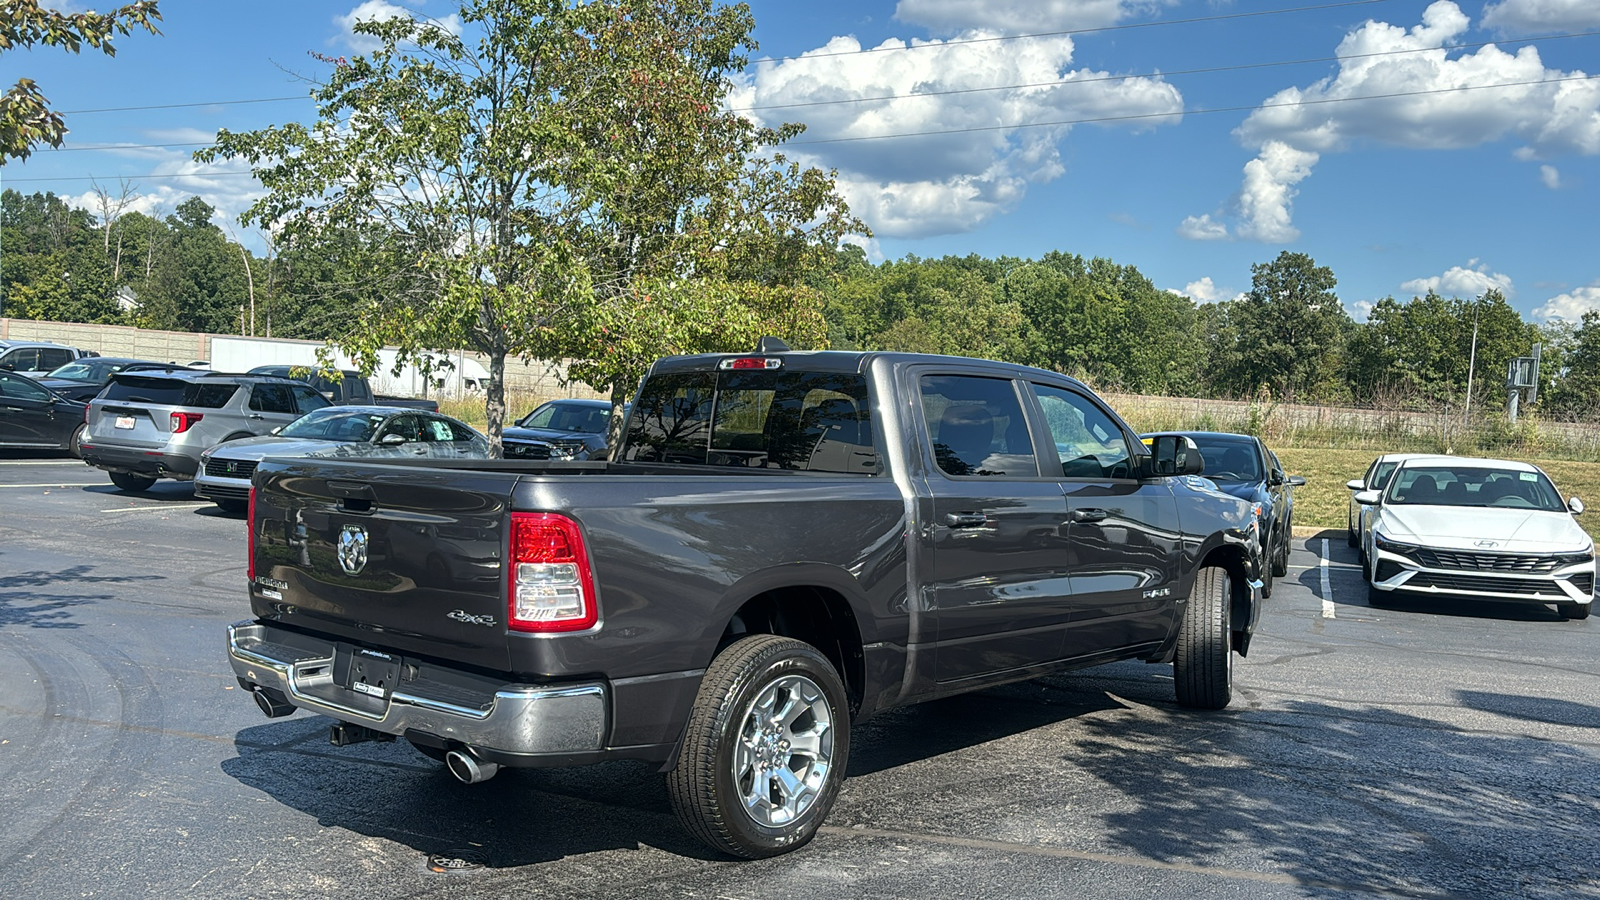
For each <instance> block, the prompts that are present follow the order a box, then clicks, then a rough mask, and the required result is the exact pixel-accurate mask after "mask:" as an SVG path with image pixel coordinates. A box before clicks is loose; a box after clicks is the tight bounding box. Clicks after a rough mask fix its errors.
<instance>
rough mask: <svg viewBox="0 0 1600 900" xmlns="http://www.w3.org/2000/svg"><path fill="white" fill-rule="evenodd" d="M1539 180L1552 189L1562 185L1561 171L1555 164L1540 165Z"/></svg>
mask: <svg viewBox="0 0 1600 900" xmlns="http://www.w3.org/2000/svg"><path fill="white" fill-rule="evenodd" d="M1539 180H1540V181H1543V182H1544V186H1545V187H1547V188H1549V189H1550V190H1552V191H1553V190H1555V189H1556V188H1558V187H1561V172H1560V170H1558V169H1557V168H1556V167H1555V166H1540V167H1539Z"/></svg>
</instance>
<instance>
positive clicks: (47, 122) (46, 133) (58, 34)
mask: <svg viewBox="0 0 1600 900" xmlns="http://www.w3.org/2000/svg"><path fill="white" fill-rule="evenodd" d="M160 19H161V13H160V12H159V11H158V10H157V9H156V0H140V2H137V3H129V4H127V5H125V6H119V7H117V8H116V9H113V10H112V11H110V12H108V13H96V12H82V13H62V12H57V11H55V10H52V9H45V8H42V7H40V6H39V3H38V0H6V3H5V4H4V5H0V52H3V51H6V50H14V49H16V48H18V47H33V46H37V45H39V44H43V45H45V46H48V47H60V48H62V49H63V50H67V51H69V52H71V53H77V52H79V51H80V50H81V49H82V48H83V45H85V44H87V45H89V46H90V47H92V48H94V49H96V50H99V51H100V52H102V53H104V54H105V55H107V56H116V55H117V48H116V47H114V46H112V44H111V39H112V37H114V36H115V35H118V34H122V35H126V34H129V33H130V32H131V30H132V29H133V28H134V27H135V26H138V27H141V28H143V29H144V30H146V31H148V32H150V33H151V34H160V33H161V32H160V31H159V30H157V29H156V26H155V23H156V22H157V21H160ZM66 134H67V125H66V122H64V121H63V120H62V118H61V116H60V115H59V114H58V113H56V112H55V111H53V110H52V109H50V101H49V100H47V99H45V96H44V94H42V93H40V91H39V86H38V85H37V84H35V83H34V81H33V79H31V78H22V79H18V81H17V83H16V84H15V85H13V86H12V87H11V88H10V90H8V91H6V93H5V96H3V97H0V163H3V162H4V161H6V160H12V159H27V158H28V156H29V154H31V153H32V152H33V148H34V147H36V146H37V145H39V144H41V143H45V144H49V145H50V146H52V147H60V146H61V142H62V140H63V139H64V138H65V137H66Z"/></svg>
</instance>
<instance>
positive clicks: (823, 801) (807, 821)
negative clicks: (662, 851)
mask: <svg viewBox="0 0 1600 900" xmlns="http://www.w3.org/2000/svg"><path fill="white" fill-rule="evenodd" d="M812 689H815V692H816V696H814V697H812V698H811V699H810V700H806V698H805V697H804V695H803V693H802V692H803V691H810V690H812ZM768 697H771V698H773V700H774V701H776V699H777V698H786V700H787V701H788V702H793V701H794V700H795V699H800V700H801V701H802V702H804V703H806V704H807V708H806V709H804V710H802V711H800V712H799V713H798V714H796V715H795V716H793V717H791V718H790V720H789V722H788V723H786V725H784V726H783V727H782V728H777V727H774V730H773V731H771V732H767V731H760V732H756V731H753V730H752V731H751V740H750V741H749V742H746V741H744V740H742V739H741V736H742V735H743V734H744V733H745V732H746V730H747V726H751V727H753V726H755V725H758V724H760V723H762V722H773V723H776V719H763V718H758V717H757V715H756V703H757V701H758V700H760V699H764V698H768ZM818 707H822V708H823V712H824V714H825V715H827V716H828V717H829V722H828V723H822V722H821V718H820V716H818V715H817V714H816V710H817V709H818ZM796 724H800V725H802V726H808V727H809V728H810V729H811V732H812V733H808V734H807V735H806V737H810V738H815V739H816V741H817V744H818V747H817V752H816V753H815V754H812V755H809V756H806V755H805V754H792V755H791V754H790V752H789V751H790V749H791V742H789V741H788V740H787V739H784V738H782V737H781V735H782V734H785V733H786V734H790V735H791V736H793V737H796V738H799V737H801V734H800V732H798V731H791V730H790V729H791V728H792V727H793V726H794V725H796ZM752 746H756V747H757V749H755V750H753V751H752V750H748V749H747V750H746V751H745V753H744V755H745V757H746V762H747V763H748V765H749V768H748V769H747V770H746V771H745V772H737V771H736V768H737V767H738V765H739V750H740V748H741V747H745V748H750V747H752ZM773 754H779V755H781V756H782V757H783V758H782V759H777V758H776V757H775V756H773ZM751 757H753V758H751ZM822 759H825V760H826V765H825V766H824V767H823V770H822V771H821V772H817V771H816V766H817V764H818V762H819V760H822ZM762 761H771V762H775V763H776V764H775V765H773V766H772V767H771V768H765V769H764V768H763V767H762V765H761V763H762ZM796 761H800V762H801V763H802V765H803V768H801V769H798V770H797V769H795V768H794V764H795V762H796ZM849 761H850V708H849V704H848V703H847V701H846V698H845V690H844V682H843V681H842V680H841V679H840V678H839V674H838V672H837V671H835V669H834V667H833V664H832V663H830V662H829V661H828V659H827V658H826V657H824V656H823V655H822V654H821V653H819V652H817V650H816V648H815V647H812V646H811V645H810V644H806V643H804V642H801V641H797V640H793V639H791V638H785V637H777V636H775V635H754V636H752V637H747V638H743V639H741V640H739V641H735V642H734V643H732V644H730V645H728V646H727V647H726V648H725V649H723V651H722V652H721V653H719V654H717V657H716V659H714V660H712V661H711V666H710V668H708V669H706V674H705V676H704V678H702V679H701V681H700V691H699V693H698V694H697V695H696V696H695V701H694V708H693V709H692V710H691V711H690V713H689V721H688V723H687V724H686V725H685V726H684V733H683V745H682V746H681V747H680V748H679V754H678V762H677V765H676V766H674V767H673V769H672V771H670V772H668V773H667V792H668V794H669V795H670V797H671V798H672V806H673V809H674V810H676V811H677V813H678V819H679V821H681V822H682V823H683V827H684V828H686V829H687V830H688V831H689V832H690V833H691V834H693V835H694V836H695V837H697V838H699V839H700V840H702V841H704V842H705V843H707V844H708V845H710V846H711V847H714V848H716V849H717V850H721V851H723V852H724V853H728V854H731V855H733V856H740V857H744V858H746V859H758V858H762V857H768V856H777V855H778V854H781V853H788V852H789V851H791V850H795V849H797V848H799V847H802V846H804V845H805V844H806V843H807V842H809V841H810V840H811V838H812V837H813V836H815V835H816V833H817V828H818V827H819V826H820V825H821V824H822V820H823V819H824V818H826V817H827V815H828V810H830V809H832V808H833V802H834V800H835V799H836V798H837V797H838V795H839V786H840V784H841V783H842V782H843V781H844V772H845V767H846V766H847V765H848V764H849ZM779 768H783V769H787V770H788V771H789V772H791V773H792V774H795V775H800V776H802V777H801V779H800V781H801V782H802V783H804V785H805V787H806V788H807V790H805V791H801V792H799V794H800V796H805V795H807V794H808V793H809V800H804V801H796V802H795V809H794V810H793V811H792V812H790V813H785V814H787V815H790V816H792V818H789V820H787V821H782V822H780V823H777V824H773V823H772V822H771V821H758V819H757V816H758V815H760V814H762V812H763V811H762V810H757V811H755V812H751V811H747V810H746V807H745V806H744V805H743V803H742V801H741V797H742V796H743V795H745V794H749V795H750V796H759V795H761V794H762V793H765V794H766V795H767V797H768V798H769V801H770V798H772V797H775V796H778V789H779V787H780V786H779V785H776V784H775V781H776V778H774V777H770V776H769V777H766V778H765V779H764V780H765V782H766V789H765V791H764V792H763V791H762V790H761V789H760V786H761V785H762V781H763V777H762V773H763V772H774V771H777V770H778V769H779ZM745 775H748V779H747V780H746V779H745V778H744V776H745ZM811 779H816V781H814V782H813V781H811ZM787 805H788V804H787V803H785V806H787ZM785 814H778V817H779V818H781V817H782V815H785ZM767 818H768V819H769V820H770V819H771V818H773V816H772V815H768V816H767Z"/></svg>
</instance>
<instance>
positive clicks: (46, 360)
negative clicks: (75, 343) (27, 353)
mask: <svg viewBox="0 0 1600 900" xmlns="http://www.w3.org/2000/svg"><path fill="white" fill-rule="evenodd" d="M69 362H72V351H71V350H48V349H47V350H40V351H39V368H41V369H59V368H60V367H62V366H64V365H66V364H67V363H69Z"/></svg>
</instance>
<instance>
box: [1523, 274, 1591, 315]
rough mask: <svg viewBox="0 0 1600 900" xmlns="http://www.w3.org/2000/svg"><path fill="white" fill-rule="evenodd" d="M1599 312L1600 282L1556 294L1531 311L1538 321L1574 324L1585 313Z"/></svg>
mask: <svg viewBox="0 0 1600 900" xmlns="http://www.w3.org/2000/svg"><path fill="white" fill-rule="evenodd" d="M1592 311H1600V281H1597V282H1595V283H1594V284H1591V285H1588V286H1586V287H1581V288H1578V289H1577V290H1575V291H1571V292H1569V293H1566V294H1557V295H1556V296H1554V297H1551V298H1550V299H1549V300H1547V301H1545V304H1544V305H1543V306H1541V307H1539V308H1538V309H1536V310H1534V311H1533V314H1534V316H1536V317H1538V318H1540V319H1566V320H1568V321H1569V322H1576V321H1578V320H1579V319H1582V318H1583V314H1584V313H1586V312H1592Z"/></svg>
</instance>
